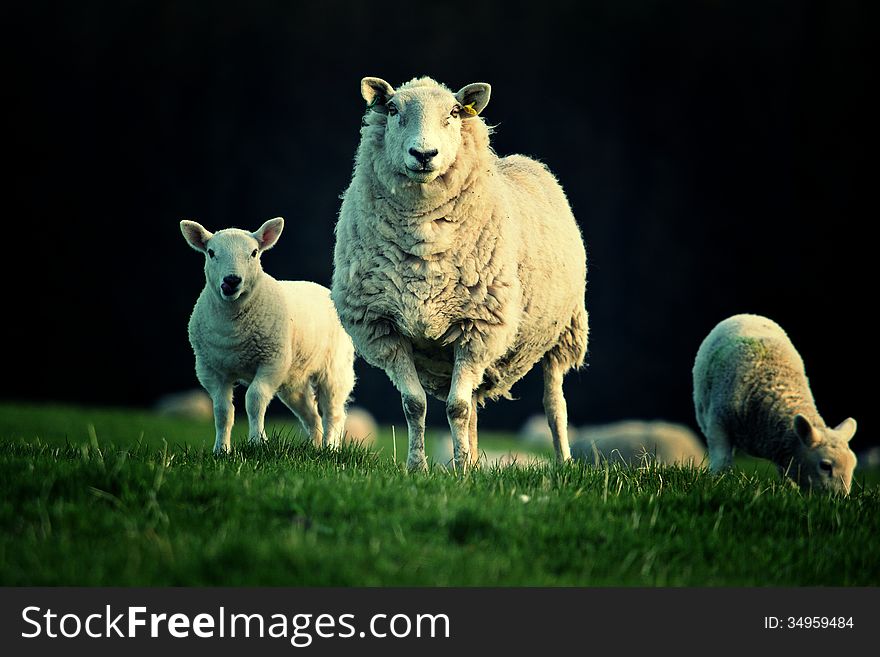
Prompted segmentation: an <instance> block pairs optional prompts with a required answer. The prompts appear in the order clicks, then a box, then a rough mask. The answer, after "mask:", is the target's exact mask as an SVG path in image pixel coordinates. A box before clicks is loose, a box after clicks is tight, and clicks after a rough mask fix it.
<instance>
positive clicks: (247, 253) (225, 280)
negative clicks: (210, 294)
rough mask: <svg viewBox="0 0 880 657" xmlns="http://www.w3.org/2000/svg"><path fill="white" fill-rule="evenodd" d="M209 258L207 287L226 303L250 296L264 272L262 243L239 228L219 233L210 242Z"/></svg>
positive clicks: (206, 252)
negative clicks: (251, 289) (261, 263)
mask: <svg viewBox="0 0 880 657" xmlns="http://www.w3.org/2000/svg"><path fill="white" fill-rule="evenodd" d="M205 255H206V257H205V283H206V284H207V286H208V288H209V289H211V290H213V291H214V292H215V293H216V294H217V296H218V297H219V298H220V299H221V300H222V301H236V300H237V299H239V298H240V297H243V296H246V295H247V294H248V292H249V291H250V288H251V286H252V285H253V282H254V281H255V280H256V279H257V277H258V276H259V274H260V272H262V270H263V269H262V266H261V265H260V245H259V243H258V242H257V240H256V239H255V238H254V237H253V236H252V235H251V234H250V233H248V232H245V231H243V230H238V229H237V228H228V229H226V230H221V231H220V232H218V233H215V234H214V236H213V237H212V238H211V239H210V240H208V243H207V245H206V249H205Z"/></svg>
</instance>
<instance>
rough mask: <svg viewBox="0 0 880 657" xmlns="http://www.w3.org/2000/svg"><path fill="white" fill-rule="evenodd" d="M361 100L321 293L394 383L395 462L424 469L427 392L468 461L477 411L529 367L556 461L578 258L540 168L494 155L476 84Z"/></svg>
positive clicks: (572, 361) (431, 86)
mask: <svg viewBox="0 0 880 657" xmlns="http://www.w3.org/2000/svg"><path fill="white" fill-rule="evenodd" d="M361 93H362V95H363V97H364V99H365V100H366V102H367V104H368V110H367V112H366V115H365V116H364V117H363V121H362V128H361V140H360V145H359V146H358V150H357V156H356V161H355V167H354V174H353V176H352V181H351V184H350V186H349V188H348V190H347V191H346V192H345V196H344V200H343V203H342V207H341V209H340V213H339V222H338V224H337V226H336V249H335V252H334V265H335V268H334V269H335V270H334V273H333V286H332V290H333V292H332V295H333V301H334V302H335V303H336V306H337V308H338V310H339V316H340V319H341V320H342V324H343V326H345V328H346V330H347V331H348V332H349V333H350V334H351V336H352V338H353V340H354V343H355V345H356V347H357V349H358V352H359V353H360V354H361V355H362V356H363V357H364V358H365V359H366V360H367V361H368V362H369V363H371V364H372V365H375V366H377V367H380V368H382V369H384V370H385V372H386V373H387V374H388V376H389V378H390V379H391V381H392V383H394V385H395V386H396V387H397V388H398V390H399V391H400V393H401V397H402V400H403V410H404V415H405V417H406V421H407V425H408V429H409V454H408V465H409V467H410V469H414V470H418V469H423V468H424V467H426V463H427V462H426V459H425V445H424V434H425V411H426V408H427V398H426V391H427V393H429V394H431V395H434V396H435V397H438V398H440V399H443V400H445V401H446V415H447V419H448V421H449V426H450V428H451V431H452V435H453V437H454V443H455V448H454V452H455V459H454V460H455V466H456V467H457V468H460V469H461V468H465V467H467V465H468V464H470V463H471V462H472V461H473V460H474V459H475V458H476V456H477V453H478V448H477V407H478V405H482V403H483V402H484V401H485V400H486V399H496V398H498V397H509V395H510V389H511V387H512V386H513V385H514V383H516V382H517V381H518V380H519V379H521V378H522V377H523V376H524V375H525V374H526V373H527V372H528V371H529V370H530V369H531V368H532V367H533V366H534V364H535V363H537V362H538V361H541V363H542V366H543V370H544V409H545V411H546V413H547V417H548V421H549V423H550V427H551V429H552V431H553V442H554V445H555V447H556V455H557V458H558V459H559V460H560V461H563V460H566V459H568V458H569V457H570V453H569V445H568V434H567V431H566V426H567V423H568V422H567V413H566V405H565V399H564V397H563V393H562V378H563V375H564V374H565V372H566V371H568V370H569V369H571V368H573V367H579V366H580V365H582V364H583V360H584V355H585V352H586V347H587V313H586V310H585V308H584V289H585V279H586V253H585V249H584V243H583V239H582V238H581V233H580V229H579V228H578V225H577V223H576V222H575V219H574V216H573V215H572V212H571V208H570V207H569V204H568V200H567V199H566V197H565V194H564V192H563V191H562V188H561V187H560V186H559V183H558V182H557V181H556V179H555V178H554V176H553V174H552V173H550V171H548V169H547V168H546V167H545V166H544V165H543V164H541V163H539V162H536V161H535V160H532V159H529V158H527V157H523V156H521V155H512V156H510V157H505V158H499V157H497V156H496V155H495V153H494V152H493V151H492V149H491V147H490V146H489V133H490V129H489V128H488V126H487V125H486V124H485V123H484V122H483V119H482V118H480V117H479V116H478V115H479V114H480V112H482V111H483V109H484V108H485V107H486V104H487V103H488V102H489V94H490V87H489V85H488V84H484V83H476V84H469V85H467V86H466V87H464V88H462V89H461V90H460V91H458V92H457V93H453V92H452V91H450V90H449V89H447V88H446V87H445V86H443V85H441V84H439V83H437V82H435V81H434V80H432V79H430V78H420V79H416V80H411V81H410V82H408V83H406V84H404V85H403V86H402V87H400V88H399V89H396V90H395V89H393V88H392V87H391V85H389V84H388V83H387V82H385V81H384V80H380V79H378V78H364V79H363V81H362V82H361Z"/></svg>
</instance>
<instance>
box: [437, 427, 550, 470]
mask: <svg viewBox="0 0 880 657" xmlns="http://www.w3.org/2000/svg"><path fill="white" fill-rule="evenodd" d="M545 424H546V421H545ZM432 447H433V449H432V452H431V456H432V457H433V458H434V462H435V463H439V464H440V465H443V466H447V467H449V466H452V465H453V464H454V458H455V454H454V449H453V442H452V434H449V433H446V434H443V435H442V436H440V437H439V438H438V439H437V440H435V441H434V443H433V445H432ZM474 460H475V461H476V462H479V463H483V464H485V465H488V466H490V467H491V466H498V467H501V468H510V467H514V468H524V467H529V466H532V465H540V464H543V463H546V462H547V459H546V458H545V457H543V456H538V455H536V454H530V453H528V452H520V451H518V450H513V449H508V450H503V449H481V450H480V452H479V453H478V454H477V457H476V459H474Z"/></svg>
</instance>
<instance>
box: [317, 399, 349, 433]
mask: <svg viewBox="0 0 880 657" xmlns="http://www.w3.org/2000/svg"><path fill="white" fill-rule="evenodd" d="M346 399H348V393H347V392H346V393H345V394H342V395H340V394H339V393H338V392H337V391H336V390H333V389H332V388H329V389H328V388H327V387H326V386H320V387H319V388H318V408H320V409H321V418H322V420H323V421H324V447H332V448H337V447H339V445H341V444H342V433H343V431H345V401H346Z"/></svg>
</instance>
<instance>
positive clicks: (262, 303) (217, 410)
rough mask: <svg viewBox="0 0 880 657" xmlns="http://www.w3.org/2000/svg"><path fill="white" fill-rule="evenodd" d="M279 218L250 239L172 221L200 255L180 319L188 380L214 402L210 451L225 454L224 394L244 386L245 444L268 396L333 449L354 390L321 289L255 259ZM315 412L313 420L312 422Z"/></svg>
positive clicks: (344, 344) (228, 401)
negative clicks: (192, 294)
mask: <svg viewBox="0 0 880 657" xmlns="http://www.w3.org/2000/svg"><path fill="white" fill-rule="evenodd" d="M283 227H284V220H283V219H281V218H280V217H279V218H277V219H270V220H269V221H267V222H266V223H265V224H263V225H262V226H261V227H260V229H259V230H257V231H256V232H254V233H249V232H247V231H244V230H239V229H237V228H227V229H226V230H221V231H219V232H217V233H210V232H208V231H207V230H205V228H203V227H202V226H201V225H199V224H197V223H196V222H194V221H181V222H180V230H181V231H182V232H183V236H184V237H185V238H186V241H187V242H188V243H189V245H190V246H191V247H192V248H194V249H195V250H196V251H200V252H201V253H204V254H205V279H206V283H205V287H204V289H203V290H202V293H201V295H199V299H198V301H197V302H196V305H195V309H194V310H193V313H192V317H191V318H190V320H189V340H190V343H191V344H192V347H193V351H194V352H195V356H196V375H197V376H198V379H199V382H200V383H201V384H202V386H204V388H205V390H207V391H208V393H209V394H210V395H211V398H212V400H213V402H214V423H215V426H216V429H217V439H216V441H215V442H214V452H222V451H228V450H229V446H230V434H231V432H232V424H233V417H234V412H233V407H232V388H233V386H234V385H235V384H236V383H245V384H247V385H248V389H247V395H246V396H245V405H246V407H247V414H248V423H249V425H250V438H251V441H253V442H259V441H261V440H264V439H265V437H266V435H265V429H264V418H265V415H266V407H267V406H268V404H269V402H270V401H271V400H272V397H273V396H275V395H277V396H278V398H279V399H280V400H281V401H282V402H284V403H285V404H286V405H287V406H288V407H289V408H290V410H292V411H293V412H294V414H295V415H296V416H297V417H298V418H299V420H300V422H302V425H303V428H304V429H305V431H306V433H307V434H308V435H309V436H311V438H312V440H314V441H315V442H316V443H318V442H320V441H321V434H322V428H321V427H319V423H320V421H321V419H322V418H323V443H324V445H330V446H336V445H337V444H338V442H339V438H340V434H341V433H342V430H343V426H344V422H345V404H346V402H347V400H348V395H349V393H350V392H351V389H352V388H353V387H354V347H353V345H352V343H351V339H350V338H349V337H348V335H347V334H346V333H345V331H344V330H343V328H342V326H341V325H340V323H339V318H338V317H337V316H336V310H335V309H334V307H333V303H332V302H331V301H330V291H329V290H328V289H327V288H325V287H321V286H320V285H318V284H316V283H309V282H307V281H277V280H275V279H274V278H272V277H271V276H269V274H267V273H266V272H264V271H263V268H262V266H261V264H260V256H261V254H262V253H263V252H264V251H266V250H268V249H271V248H272V247H273V246H274V245H275V243H276V242H277V241H278V237H279V236H280V235H281V230H282V229H283ZM319 409H320V416H319V414H318V413H319Z"/></svg>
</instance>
